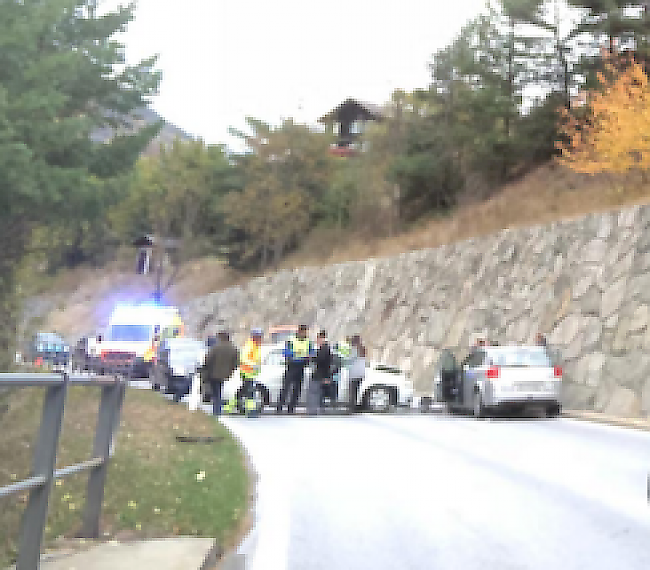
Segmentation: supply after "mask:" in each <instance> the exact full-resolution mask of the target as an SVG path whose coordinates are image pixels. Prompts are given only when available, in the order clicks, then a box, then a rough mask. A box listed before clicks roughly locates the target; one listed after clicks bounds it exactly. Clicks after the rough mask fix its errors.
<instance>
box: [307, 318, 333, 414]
mask: <svg viewBox="0 0 650 570" xmlns="http://www.w3.org/2000/svg"><path fill="white" fill-rule="evenodd" d="M316 345H317V347H318V348H317V350H316V357H315V359H314V360H315V362H316V370H315V371H314V375H313V376H312V378H311V382H310V383H309V413H312V414H315V413H319V412H320V411H322V409H323V402H324V399H325V391H326V390H327V392H328V394H329V395H330V396H331V388H330V386H329V385H330V384H331V383H332V351H331V350H330V345H329V343H328V342H327V333H326V332H325V331H324V330H322V331H320V332H319V333H318V336H317V337H316Z"/></svg>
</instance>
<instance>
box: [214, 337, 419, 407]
mask: <svg viewBox="0 0 650 570" xmlns="http://www.w3.org/2000/svg"><path fill="white" fill-rule="evenodd" d="M283 348H284V344H283V343H280V344H276V345H273V346H271V347H269V349H268V351H267V352H266V354H264V356H263V357H262V366H261V371H260V374H259V376H258V377H257V379H256V381H255V384H254V389H253V400H254V401H255V403H256V407H257V410H258V411H261V410H262V409H263V408H264V406H266V405H276V404H277V402H278V400H279V397H280V391H281V389H282V380H283V377H284V373H285V371H286V363H285V357H284V353H283ZM311 376H312V368H311V367H307V368H306V369H305V381H304V383H303V387H302V391H301V396H300V402H299V403H300V404H302V405H306V398H307V394H308V393H309V382H310V380H311ZM242 386H243V383H242V380H241V376H240V374H239V369H237V370H236V371H235V372H234V373H233V375H232V377H231V378H230V379H229V380H228V381H227V382H226V383H225V385H224V390H223V398H224V400H226V401H227V400H230V399H231V398H233V397H236V398H237V400H238V402H239V407H240V409H242V408H243V402H242V399H241V389H242ZM348 394H349V376H348V371H347V368H346V367H345V364H344V366H343V367H342V368H341V370H340V374H339V381H338V398H337V399H338V401H339V402H347V401H348ZM412 400H413V384H412V382H411V381H410V380H409V379H408V378H407V377H406V374H405V373H404V372H403V371H402V370H400V369H399V368H397V367H394V366H389V365H386V364H382V363H377V362H371V363H369V364H368V367H367V369H366V377H365V379H364V380H363V382H362V383H361V385H360V387H359V393H358V401H357V403H358V404H361V405H362V407H363V408H364V409H367V410H370V411H373V412H384V411H388V410H390V409H391V408H392V407H394V406H410V405H411V402H412Z"/></svg>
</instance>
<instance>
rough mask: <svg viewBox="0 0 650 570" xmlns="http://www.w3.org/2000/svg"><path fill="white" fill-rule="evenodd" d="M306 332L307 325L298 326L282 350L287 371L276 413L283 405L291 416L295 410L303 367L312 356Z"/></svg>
mask: <svg viewBox="0 0 650 570" xmlns="http://www.w3.org/2000/svg"><path fill="white" fill-rule="evenodd" d="M308 332H309V327H307V325H300V327H299V328H298V333H297V334H296V335H295V336H293V337H292V338H290V339H289V340H288V341H287V344H286V346H285V348H284V357H285V358H286V360H287V371H286V374H285V376H284V382H283V385H282V390H281V391H280V399H279V401H278V406H277V410H278V413H281V412H282V409H283V408H284V405H285V404H287V411H288V412H289V413H290V414H293V413H294V411H295V409H296V404H297V403H298V401H299V399H300V392H301V390H302V381H303V379H304V375H305V367H306V366H307V365H308V364H309V363H310V361H311V359H312V358H313V356H314V348H313V346H312V343H311V341H310V340H309V337H308V336H307V335H308ZM289 392H291V394H289Z"/></svg>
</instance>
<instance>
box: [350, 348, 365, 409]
mask: <svg viewBox="0 0 650 570" xmlns="http://www.w3.org/2000/svg"><path fill="white" fill-rule="evenodd" d="M351 344H352V353H351V355H350V360H351V363H350V368H349V378H350V388H349V398H348V399H349V403H348V406H349V411H350V413H353V412H355V411H357V410H358V409H359V405H358V399H359V386H360V385H361V382H362V381H363V379H364V378H365V377H366V347H365V346H364V345H363V343H362V342H361V337H360V336H359V335H354V336H353V337H352V343H351Z"/></svg>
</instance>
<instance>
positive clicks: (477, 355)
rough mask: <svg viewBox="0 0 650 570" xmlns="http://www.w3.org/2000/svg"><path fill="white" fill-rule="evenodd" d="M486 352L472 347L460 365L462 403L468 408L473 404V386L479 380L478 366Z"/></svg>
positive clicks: (481, 363) (480, 364)
mask: <svg viewBox="0 0 650 570" xmlns="http://www.w3.org/2000/svg"><path fill="white" fill-rule="evenodd" d="M485 356H486V353H485V351H484V350H481V349H473V350H472V351H471V352H470V353H469V355H468V356H467V358H465V360H463V365H462V379H461V382H462V390H461V391H462V405H463V407H464V408H470V407H472V406H473V405H474V387H475V386H476V382H477V381H478V380H479V374H480V370H479V369H480V368H481V366H483V362H484V361H485Z"/></svg>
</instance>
